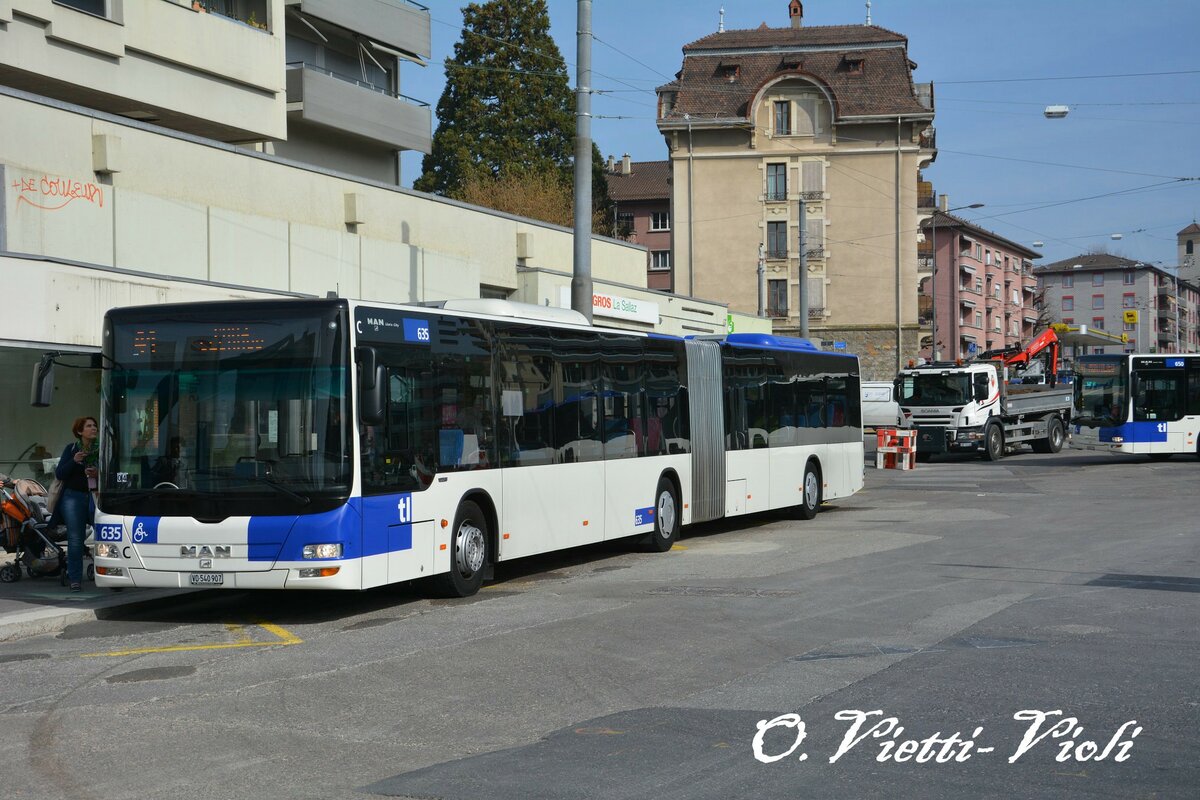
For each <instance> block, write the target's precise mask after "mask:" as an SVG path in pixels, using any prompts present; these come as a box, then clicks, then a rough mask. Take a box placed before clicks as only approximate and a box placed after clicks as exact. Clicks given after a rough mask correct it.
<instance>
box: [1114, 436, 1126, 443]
mask: <svg viewBox="0 0 1200 800" xmlns="http://www.w3.org/2000/svg"><path fill="white" fill-rule="evenodd" d="M1123 441H1125V437H1124V436H1114V437H1112V442H1113V444H1120V443H1121V442H1123Z"/></svg>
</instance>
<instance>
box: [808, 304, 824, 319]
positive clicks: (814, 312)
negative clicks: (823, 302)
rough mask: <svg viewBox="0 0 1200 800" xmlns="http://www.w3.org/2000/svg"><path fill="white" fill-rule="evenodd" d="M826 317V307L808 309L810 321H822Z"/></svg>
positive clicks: (810, 307)
mask: <svg viewBox="0 0 1200 800" xmlns="http://www.w3.org/2000/svg"><path fill="white" fill-rule="evenodd" d="M824 316H825V307H824V306H809V309H808V318H809V319H814V318H816V319H820V318H821V317H824Z"/></svg>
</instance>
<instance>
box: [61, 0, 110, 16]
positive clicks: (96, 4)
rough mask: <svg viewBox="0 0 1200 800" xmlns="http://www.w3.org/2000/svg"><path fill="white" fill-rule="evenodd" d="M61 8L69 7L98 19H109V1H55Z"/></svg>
mask: <svg viewBox="0 0 1200 800" xmlns="http://www.w3.org/2000/svg"><path fill="white" fill-rule="evenodd" d="M54 2H55V3H57V4H58V5H60V6H67V7H68V8H73V9H75V10H76V11H86V12H87V13H89V14H95V15H96V16H97V17H106V18H107V17H108V9H107V8H106V6H107V5H108V2H107V0H54Z"/></svg>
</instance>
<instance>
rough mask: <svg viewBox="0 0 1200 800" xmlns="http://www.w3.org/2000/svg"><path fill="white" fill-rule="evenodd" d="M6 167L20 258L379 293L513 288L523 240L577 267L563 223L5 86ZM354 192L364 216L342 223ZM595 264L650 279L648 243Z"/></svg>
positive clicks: (604, 248)
mask: <svg viewBox="0 0 1200 800" xmlns="http://www.w3.org/2000/svg"><path fill="white" fill-rule="evenodd" d="M94 135H105V136H109V137H111V138H110V139H109V141H110V143H111V142H114V141H116V140H119V146H118V147H117V148H116V149H117V151H118V155H117V156H116V158H115V159H114V161H115V163H114V164H113V165H112V167H113V168H115V169H116V170H117V171H116V172H114V173H112V174H111V175H100V176H98V175H97V174H96V173H95V172H93V166H94V165H93V162H92V137H93V136H94ZM0 170H2V171H3V173H4V181H3V185H4V188H3V192H4V199H3V202H2V203H0V206H2V209H3V219H2V220H0V224H2V226H3V229H2V230H0V242H4V243H5V247H6V249H7V250H9V251H11V252H18V253H32V254H37V255H45V256H49V257H53V258H58V259H70V260H76V261H81V262H86V263H90V264H99V265H106V266H116V267H118V268H126V269H136V270H147V271H151V272H155V273H161V274H163V275H164V276H178V277H187V278H194V279H201V280H210V281H217V282H222V283H232V284H238V285H243V286H248V287H258V288H263V289H270V290H280V291H298V292H305V293H311V294H316V295H324V294H325V292H327V291H334V290H336V291H338V292H339V293H340V294H341V295H342V296H345V297H360V296H361V297H364V298H368V299H372V300H378V301H382V302H411V301H413V300H419V299H447V298H450V297H477V296H478V291H479V285H480V284H481V283H482V284H487V285H489V286H498V287H503V288H508V289H511V290H515V289H516V288H517V278H516V265H517V251H516V248H517V234H518V233H524V234H526V235H527V236H528V237H529V240H530V241H531V243H532V250H533V253H532V255H531V256H530V257H529V258H528V259H526V263H527V264H529V265H530V266H535V267H537V266H545V267H548V268H553V269H558V270H565V271H568V272H569V271H570V269H571V264H572V260H573V249H574V244H573V243H574V237H573V233H572V231H570V230H567V229H564V228H555V227H551V226H546V225H541V224H538V223H536V222H533V221H528V220H521V219H517V218H512V217H506V216H501V215H498V214H495V213H493V212H489V211H487V210H485V209H479V208H475V207H467V206H462V205H459V204H456V203H451V202H446V201H442V200H439V199H435V198H432V197H430V196H428V195H423V194H418V193H414V192H409V191H404V190H398V189H393V188H388V187H384V186H378V185H374V184H365V183H361V182H357V181H355V180H352V179H350V178H343V177H336V176H332V175H328V174H323V173H320V172H317V171H314V170H310V169H305V168H302V167H299V166H293V165H291V164H289V163H285V162H281V161H279V160H275V159H270V158H267V157H263V156H260V155H256V154H253V153H248V152H246V151H244V150H240V149H236V148H232V147H228V146H224V145H216V144H213V145H211V146H210V145H206V144H200V143H197V142H195V141H190V140H187V139H183V138H179V137H174V136H170V135H166V134H163V133H159V132H157V131H154V130H147V129H145V128H143V127H140V126H129V125H125V124H123V123H120V122H117V121H115V120H113V119H112V118H106V117H95V116H92V115H89V114H87V113H83V112H79V113H77V112H75V111H69V110H62V109H59V108H54V107H50V106H46V105H42V104H39V103H36V102H31V101H28V100H24V99H20V98H15V97H11V96H7V95H3V94H0ZM63 186H69V187H70V193H69V194H67V195H66V196H64V195H63V191H62V189H61V187H63ZM348 193H352V194H355V195H358V196H359V198H360V200H361V203H360V204H359V205H360V208H361V211H360V212H359V214H358V222H359V224H355V225H348V224H347V218H346V195H347V194H348ZM114 242H115V244H114ZM592 270H593V274H594V275H595V276H596V277H597V278H598V279H603V280H611V281H617V282H621V283H630V284H637V283H644V281H645V251H644V249H642V248H640V247H637V246H635V245H629V244H626V243H623V242H615V241H612V240H606V239H594V240H593V245H592Z"/></svg>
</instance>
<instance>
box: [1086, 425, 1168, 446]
mask: <svg viewBox="0 0 1200 800" xmlns="http://www.w3.org/2000/svg"><path fill="white" fill-rule="evenodd" d="M1114 436H1120V437H1121V440H1122V442H1123V443H1124V444H1132V443H1148V442H1165V441H1166V440H1167V423H1165V422H1126V423H1125V424H1124V425H1117V426H1116V427H1114V428H1101V429H1100V433H1099V437H1100V441H1102V442H1109V443H1112V440H1113V437H1114Z"/></svg>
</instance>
